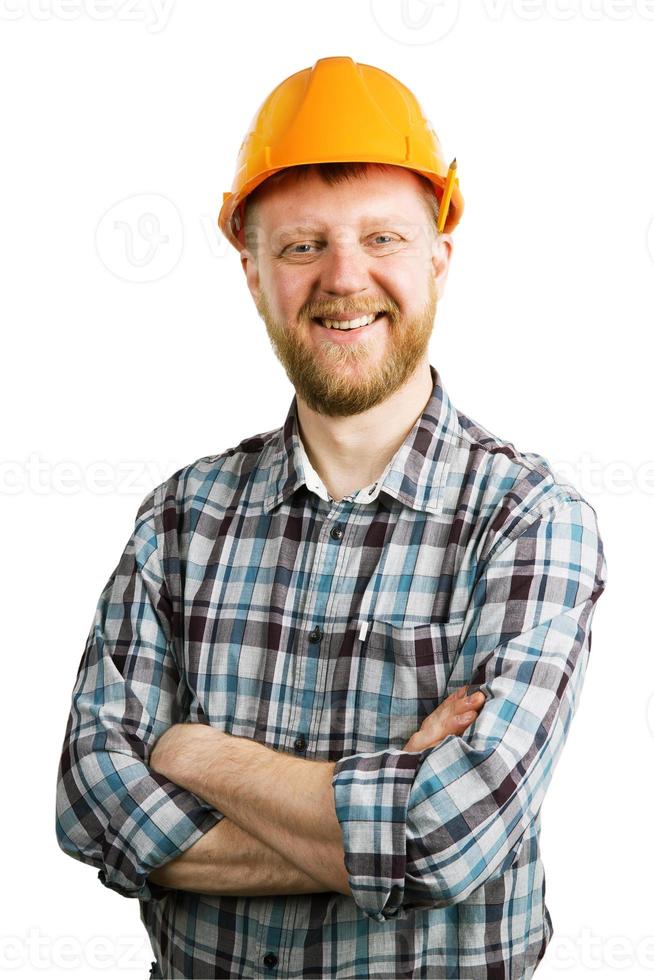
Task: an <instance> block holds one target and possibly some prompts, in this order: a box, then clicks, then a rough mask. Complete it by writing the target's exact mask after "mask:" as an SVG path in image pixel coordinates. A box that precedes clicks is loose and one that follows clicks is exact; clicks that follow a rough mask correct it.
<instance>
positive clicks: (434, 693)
mask: <svg viewBox="0 0 654 980" xmlns="http://www.w3.org/2000/svg"><path fill="white" fill-rule="evenodd" d="M462 626H463V623H462V622H451V621H450V622H447V623H431V622H430V623H420V624H418V625H414V626H397V625H395V624H394V623H390V622H383V621H380V620H373V621H372V622H370V623H368V628H367V632H366V629H365V627H364V628H363V630H361V629H360V628H358V632H357V633H356V635H355V638H354V643H353V649H352V664H351V671H350V678H351V684H352V686H353V691H350V694H351V698H350V701H351V704H352V709H353V718H352V722H353V727H354V729H355V732H354V734H355V737H356V742H357V747H356V751H368V750H369V751H374V750H375V749H379V748H380V747H383V746H384V745H390V746H392V747H394V748H395V747H398V748H401V747H402V746H403V745H404V743H405V742H406V741H407V740H408V739H409V738H410V737H411V735H412V734H413V733H414V732H415V731H417V730H418V728H419V727H420V725H421V723H422V721H423V720H424V719H425V718H426V717H427V715H429V714H430V713H431V712H432V711H433V710H434V709H435V708H436V707H437V706H438V704H440V702H441V701H442V700H443V699H444V698H445V697H446V696H447V694H448V693H449V692H448V691H447V685H448V680H449V677H450V674H451V672H452V667H453V664H454V660H455V657H456V652H457V649H458V644H459V637H460V635H461V630H462ZM362 743H368V744H369V748H368V749H366V748H364V747H363V744H362Z"/></svg>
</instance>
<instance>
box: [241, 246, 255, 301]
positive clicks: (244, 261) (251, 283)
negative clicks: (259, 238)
mask: <svg viewBox="0 0 654 980" xmlns="http://www.w3.org/2000/svg"><path fill="white" fill-rule="evenodd" d="M240 258H241V266H242V268H243V272H244V273H245V279H246V282H247V284H248V289H249V290H250V294H251V296H252V299H253V300H254V302H255V305H257V306H258V304H259V291H260V283H259V267H258V265H257V260H256V257H255V255H254V253H253V252H251V251H250V249H249V248H244V249H242V250H241V255H240Z"/></svg>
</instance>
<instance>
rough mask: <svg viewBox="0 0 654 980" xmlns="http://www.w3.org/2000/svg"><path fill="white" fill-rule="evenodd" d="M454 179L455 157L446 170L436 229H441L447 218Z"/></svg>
mask: <svg viewBox="0 0 654 980" xmlns="http://www.w3.org/2000/svg"><path fill="white" fill-rule="evenodd" d="M455 179H456V157H454V159H453V160H452V163H451V164H450V167H449V170H448V171H447V177H446V178H445V187H444V188H443V196H442V197H441V203H440V206H439V209H438V230H439V231H442V230H443V228H444V227H445V219H446V218H447V212H448V211H449V209H450V199H451V197H452V191H453V190H454V181H455Z"/></svg>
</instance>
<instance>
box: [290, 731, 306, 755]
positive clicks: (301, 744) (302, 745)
mask: <svg viewBox="0 0 654 980" xmlns="http://www.w3.org/2000/svg"><path fill="white" fill-rule="evenodd" d="M306 747H307V740H306V738H304V737H303V736H302V735H299V736H298V737H297V738H296V739H295V741H294V742H293V748H294V749H295V751H296V752H304V750H305V749H306Z"/></svg>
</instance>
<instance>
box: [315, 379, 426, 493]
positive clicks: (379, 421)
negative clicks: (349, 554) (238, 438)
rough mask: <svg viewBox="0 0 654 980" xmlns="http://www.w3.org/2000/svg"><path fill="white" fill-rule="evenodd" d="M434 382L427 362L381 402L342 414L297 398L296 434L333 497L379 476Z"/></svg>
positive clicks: (417, 414)
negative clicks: (323, 412) (320, 409)
mask: <svg viewBox="0 0 654 980" xmlns="http://www.w3.org/2000/svg"><path fill="white" fill-rule="evenodd" d="M433 385H434V382H433V379H432V376H431V372H430V370H429V362H428V361H427V360H425V361H423V362H421V363H420V365H419V366H418V368H417V369H416V371H415V372H414V374H413V375H412V376H411V377H410V378H409V379H408V381H407V382H406V384H404V385H403V386H402V387H401V388H399V389H398V390H397V391H396V392H394V393H393V394H392V395H390V396H389V397H388V398H387V399H386V400H385V401H383V402H380V403H379V404H378V405H375V406H374V408H371V409H369V410H368V411H367V412H361V413H360V414H359V415H352V416H348V417H346V418H333V417H331V416H326V415H320V414H319V413H318V412H315V411H313V409H310V408H309V406H308V405H307V404H306V402H304V401H303V400H302V399H301V398H300V397H299V396H297V415H298V426H299V430H300V438H301V439H302V443H303V445H304V448H305V450H306V453H307V456H308V457H309V461H310V463H311V465H312V466H313V468H314V470H315V471H316V473H317V474H318V476H319V477H320V479H321V480H322V482H323V483H324V485H325V487H326V489H327V491H328V493H329V495H330V496H331V497H333V498H334V500H341V498H342V497H346V496H348V495H349V494H351V493H353V492H354V491H356V490H360V489H361V488H362V487H365V486H368V485H369V484H371V483H374V481H375V480H376V479H377V478H378V477H380V476H381V475H382V473H383V472H384V470H385V469H386V467H387V465H388V463H389V462H390V460H391V459H392V458H393V456H394V455H395V453H396V452H397V450H398V449H399V448H400V446H401V445H402V443H403V442H404V440H405V439H406V437H407V435H408V434H409V432H410V431H411V429H412V428H413V426H414V424H415V422H416V419H417V418H418V417H419V416H420V415H422V413H423V411H424V409H425V405H426V404H427V402H428V401H429V399H430V397H431V394H432V390H433Z"/></svg>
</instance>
